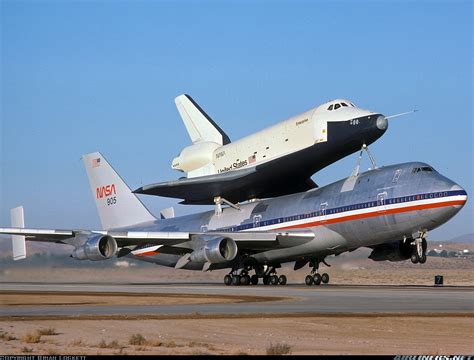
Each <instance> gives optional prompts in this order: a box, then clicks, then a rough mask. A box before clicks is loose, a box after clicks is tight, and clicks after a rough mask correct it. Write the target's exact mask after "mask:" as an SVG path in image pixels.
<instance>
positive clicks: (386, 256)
mask: <svg viewBox="0 0 474 360" xmlns="http://www.w3.org/2000/svg"><path fill="white" fill-rule="evenodd" d="M411 252H412V245H411V244H410V241H409V240H407V241H403V240H401V241H395V242H393V243H389V244H382V245H378V246H376V247H375V249H374V250H373V251H372V252H371V253H370V255H369V259H372V260H374V261H387V260H388V261H404V260H408V259H409V258H410V256H411Z"/></svg>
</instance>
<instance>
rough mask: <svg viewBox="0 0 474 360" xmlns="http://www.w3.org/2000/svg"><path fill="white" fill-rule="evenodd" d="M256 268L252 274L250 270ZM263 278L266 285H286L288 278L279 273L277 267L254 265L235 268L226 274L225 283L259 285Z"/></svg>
mask: <svg viewBox="0 0 474 360" xmlns="http://www.w3.org/2000/svg"><path fill="white" fill-rule="evenodd" d="M251 270H255V274H254V275H252V276H250V275H249V271H251ZM260 278H262V279H263V284H264V285H286V284H287V282H288V280H287V278H286V276H285V275H280V276H278V275H277V272H276V270H275V267H273V266H272V267H267V266H262V267H254V268H250V267H249V268H246V269H242V270H240V272H239V270H238V269H237V270H236V269H234V270H232V271H231V272H230V273H229V274H227V275H226V276H224V284H225V285H228V286H230V285H233V286H239V285H244V286H246V285H257V284H258V282H259V279H260Z"/></svg>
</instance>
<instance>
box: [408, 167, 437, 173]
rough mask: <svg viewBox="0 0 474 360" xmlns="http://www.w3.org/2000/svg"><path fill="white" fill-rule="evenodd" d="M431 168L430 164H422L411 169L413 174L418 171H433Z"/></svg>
mask: <svg viewBox="0 0 474 360" xmlns="http://www.w3.org/2000/svg"><path fill="white" fill-rule="evenodd" d="M433 171H434V170H433V168H432V167H431V166H422V167H416V168H413V170H412V171H411V172H412V173H413V174H415V173H418V172H433Z"/></svg>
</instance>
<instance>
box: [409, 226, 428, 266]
mask: <svg viewBox="0 0 474 360" xmlns="http://www.w3.org/2000/svg"><path fill="white" fill-rule="evenodd" d="M412 244H413V245H414V246H413V250H412V253H411V257H410V259H411V262H412V263H413V264H418V263H420V264H424V263H425V262H426V249H427V242H426V233H423V234H421V236H418V237H417V238H415V240H414V242H413V243H412Z"/></svg>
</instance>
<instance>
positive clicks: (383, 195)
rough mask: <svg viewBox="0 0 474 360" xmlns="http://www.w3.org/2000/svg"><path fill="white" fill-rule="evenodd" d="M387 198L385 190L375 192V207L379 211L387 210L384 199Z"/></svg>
mask: <svg viewBox="0 0 474 360" xmlns="http://www.w3.org/2000/svg"><path fill="white" fill-rule="evenodd" d="M386 198H387V192H386V191H384V192H383V193H379V194H377V207H378V210H377V211H378V212H379V213H385V212H386V211H387V209H386V204H385V199H386Z"/></svg>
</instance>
